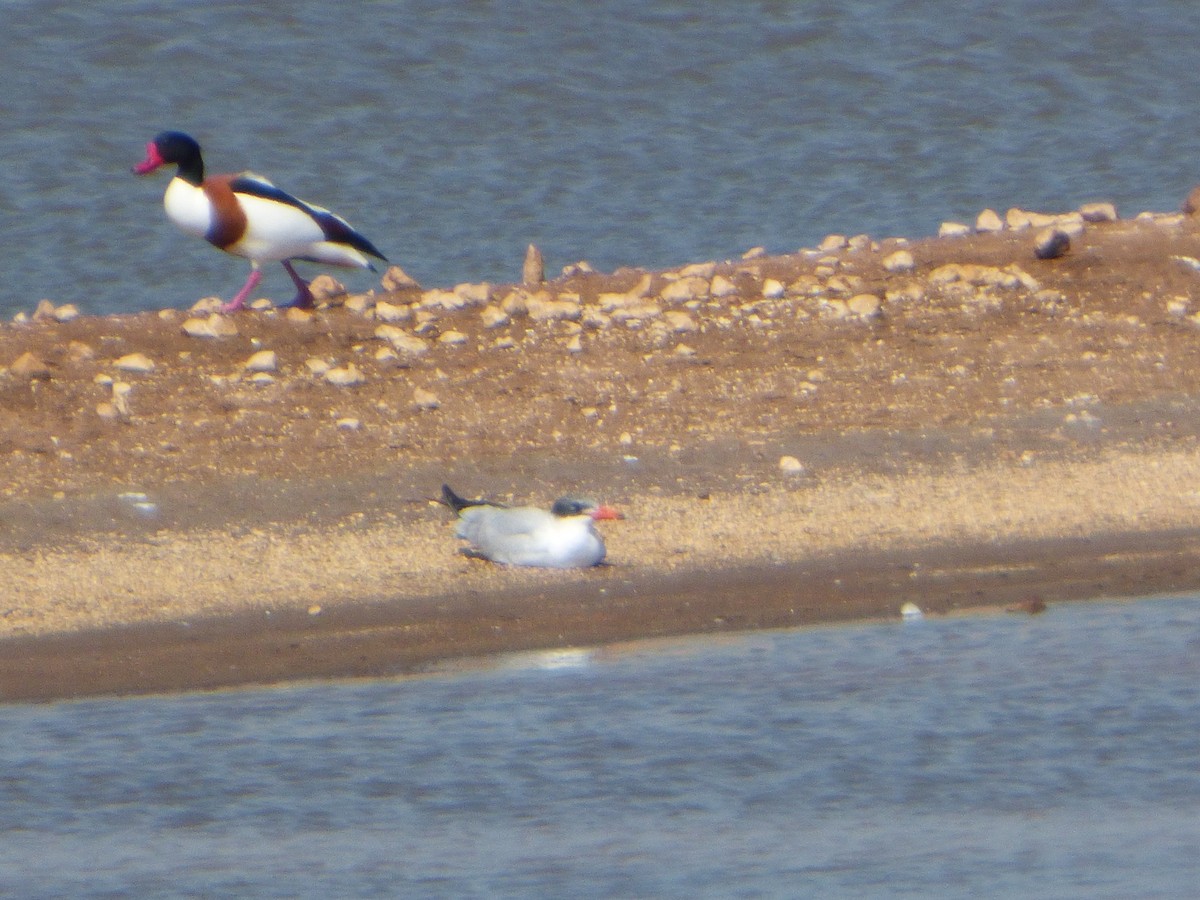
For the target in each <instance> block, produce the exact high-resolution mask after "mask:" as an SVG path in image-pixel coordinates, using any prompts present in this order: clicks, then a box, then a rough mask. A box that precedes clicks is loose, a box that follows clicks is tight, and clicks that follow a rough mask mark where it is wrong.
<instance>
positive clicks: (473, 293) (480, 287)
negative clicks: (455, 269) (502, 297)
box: [454, 281, 492, 306]
mask: <svg viewBox="0 0 1200 900" xmlns="http://www.w3.org/2000/svg"><path fill="white" fill-rule="evenodd" d="M454 293H455V294H457V295H458V298H459V299H460V300H461V301H462V305H463V306H482V305H483V304H485V303H487V302H488V301H489V300H491V299H492V286H491V285H490V284H488V283H487V282H486V281H484V282H480V283H478V284H456V285H455V286H454Z"/></svg>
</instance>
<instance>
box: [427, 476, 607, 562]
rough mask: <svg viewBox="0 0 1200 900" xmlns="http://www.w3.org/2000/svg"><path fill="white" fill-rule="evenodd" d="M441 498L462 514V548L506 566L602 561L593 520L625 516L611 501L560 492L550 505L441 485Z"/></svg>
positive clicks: (600, 540) (459, 532)
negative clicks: (470, 495)
mask: <svg viewBox="0 0 1200 900" xmlns="http://www.w3.org/2000/svg"><path fill="white" fill-rule="evenodd" d="M442 502H443V503H445V504H446V505H447V506H449V507H450V508H451V509H453V510H454V511H455V512H456V513H458V527H457V528H456V530H455V535H456V536H457V537H460V538H462V539H463V540H465V541H466V542H467V543H468V544H469V545H470V546H468V547H467V548H466V549H464V551H463V552H464V553H465V554H467V555H468V556H473V557H476V558H479V559H488V560H491V561H492V562H497V563H502V564H503V565H507V566H541V567H545V568H553V569H576V568H587V567H589V566H597V565H599V564H600V563H601V562H603V561H604V553H605V549H604V539H603V538H601V537H600V533H599V532H598V531H597V530H596V525H595V523H596V522H598V521H600V520H603V519H622V518H624V516H623V515H621V513H619V512H617V511H616V510H615V509H613V508H612V507H611V506H604V505H601V504H598V503H596V502H595V501H594V500H585V499H579V498H576V497H560V498H559V499H558V500H555V501H554V505H553V506H551V507H550V509H548V510H546V509H541V508H538V507H535V506H504V505H503V504H500V503H493V502H492V501H490V500H467V499H464V498H463V497H460V496H458V494H456V493H454V491H452V490H451V489H450V486H449V485H445V484H444V485H442Z"/></svg>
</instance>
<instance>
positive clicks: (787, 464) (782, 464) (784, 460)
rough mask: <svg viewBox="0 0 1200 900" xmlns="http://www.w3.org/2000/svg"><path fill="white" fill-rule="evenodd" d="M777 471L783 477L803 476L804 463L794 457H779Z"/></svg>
mask: <svg viewBox="0 0 1200 900" xmlns="http://www.w3.org/2000/svg"><path fill="white" fill-rule="evenodd" d="M779 471H780V472H782V473H783V474H784V475H803V474H804V463H802V462H800V460H798V459H796V457H794V456H781V457H779Z"/></svg>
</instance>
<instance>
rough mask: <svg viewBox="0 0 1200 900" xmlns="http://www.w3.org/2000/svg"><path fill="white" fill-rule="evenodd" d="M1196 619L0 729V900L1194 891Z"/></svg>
mask: <svg viewBox="0 0 1200 900" xmlns="http://www.w3.org/2000/svg"><path fill="white" fill-rule="evenodd" d="M1198 600H1200V598H1196V597H1190V598H1186V599H1164V600H1153V601H1144V602H1140V603H1137V604H1117V603H1094V604H1079V605H1068V606H1055V607H1052V608H1051V610H1050V611H1049V612H1048V613H1047V614H1045V615H1042V616H1039V617H1036V618H1031V617H1016V616H1001V617H993V618H965V619H951V620H924V621H921V622H915V623H899V622H897V623H895V624H864V625H857V626H841V627H836V628H823V629H815V630H807V631H796V632H769V633H756V634H747V635H743V636H739V637H734V638H731V639H728V640H722V641H714V640H695V641H679V642H674V643H666V644H662V643H659V644H647V645H644V646H642V647H641V648H638V649H626V650H625V651H624V652H620V653H618V652H615V651H596V652H586V651H565V652H559V653H557V654H542V655H529V656H525V657H520V658H516V659H513V660H509V661H508V662H507V663H506V664H504V665H500V666H497V667H496V668H494V669H492V670H490V671H469V672H458V673H449V674H440V675H434V676H430V677H426V678H421V679H410V680H399V681H379V682H361V683H340V684H324V685H313V686H306V687H292V688H286V689H275V690H254V691H244V692H231V693H218V694H208V695H193V696H182V697H162V698H148V699H130V700H107V701H87V702H73V703H60V704H52V705H46V706H28V707H21V706H7V707H0V735H2V737H0V773H3V774H2V775H0V833H2V839H0V894H3V895H5V896H20V897H56V896H74V897H103V896H117V895H120V896H128V895H135V896H150V895H153V896H239V897H284V896H286V897H328V896H341V897H382V896H446V897H485V896H486V897H491V896H547V897H551V896H552V897H563V896H572V897H602V896H603V897H608V896H667V897H684V896H687V897H692V896H712V897H718V896H719V897H733V896H823V897H824V896H853V897H865V896H896V895H911V896H934V895H936V896H962V897H966V896H981V895H983V896H989V897H1021V898H1025V897H1088V898H1094V897H1130V896H1138V897H1151V896H1154V897H1185V896H1193V895H1194V889H1195V885H1196V883H1197V878H1200V860H1198V859H1197V856H1196V853H1195V848H1196V842H1197V840H1198V839H1200V769H1198V768H1197V766H1196V759H1197V758H1198V755H1200V677H1198V676H1200V652H1198V651H1200V602H1198Z"/></svg>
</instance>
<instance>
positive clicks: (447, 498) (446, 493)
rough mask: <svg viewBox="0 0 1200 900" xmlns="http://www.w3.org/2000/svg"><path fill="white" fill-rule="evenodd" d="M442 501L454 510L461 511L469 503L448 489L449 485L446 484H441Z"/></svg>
mask: <svg viewBox="0 0 1200 900" xmlns="http://www.w3.org/2000/svg"><path fill="white" fill-rule="evenodd" d="M442 502H443V503H445V504H446V505H447V506H448V507H450V508H451V509H452V510H454V511H455V512H461V511H462V510H464V509H466V508H467V507H468V506H470V505H471V503H470V501H469V500H464V499H463V498H462V497H460V496H458V494H456V493H454V491H452V490H450V485H448V484H443V485H442Z"/></svg>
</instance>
